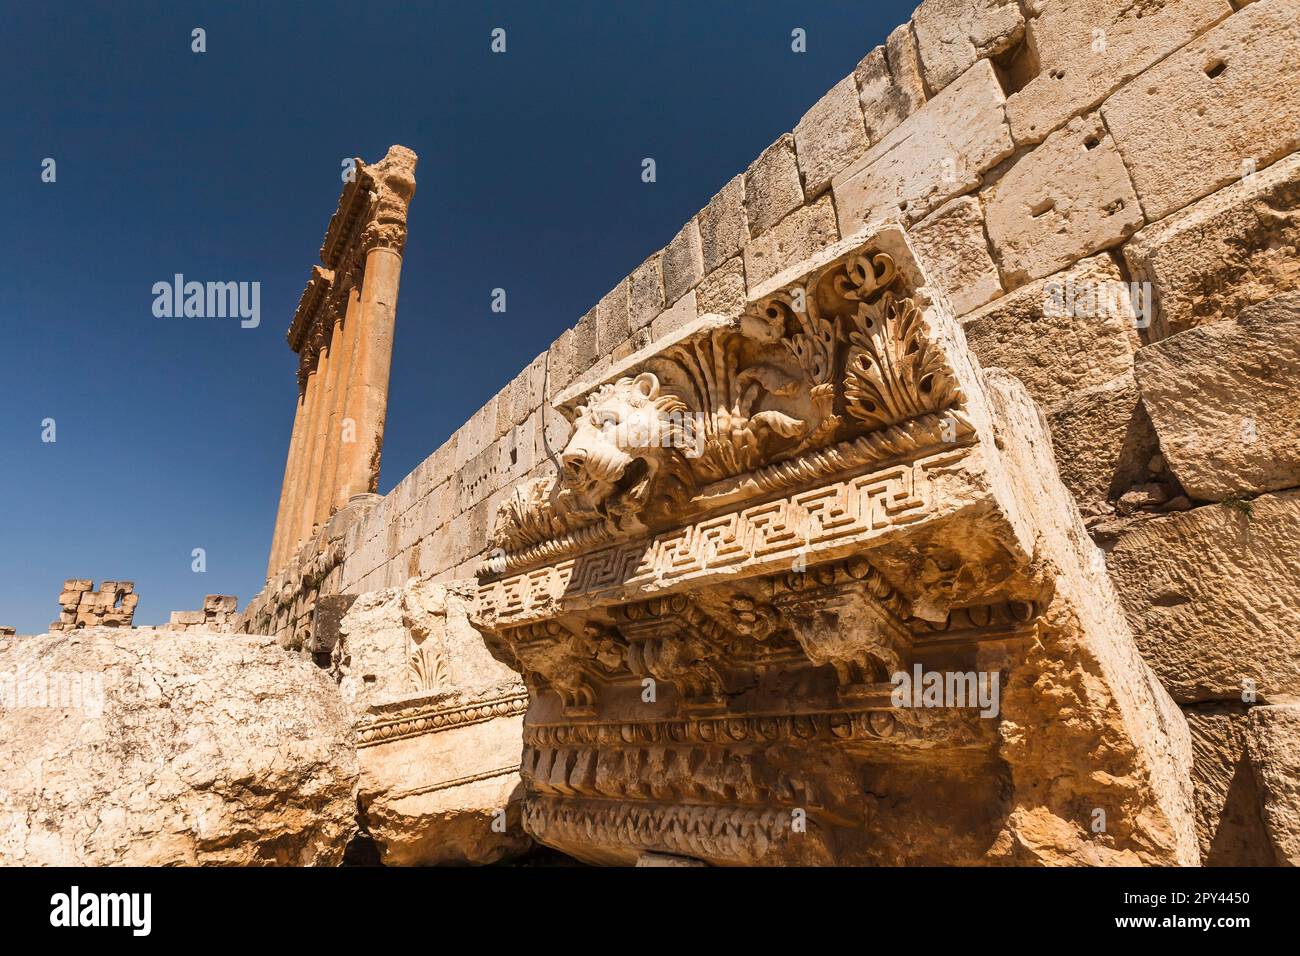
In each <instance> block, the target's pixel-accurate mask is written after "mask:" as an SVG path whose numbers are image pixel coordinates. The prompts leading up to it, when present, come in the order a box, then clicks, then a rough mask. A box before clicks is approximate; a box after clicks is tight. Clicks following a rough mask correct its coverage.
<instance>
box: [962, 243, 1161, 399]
mask: <svg viewBox="0 0 1300 956" xmlns="http://www.w3.org/2000/svg"><path fill="white" fill-rule="evenodd" d="M1135 324H1136V317H1135V314H1134V312H1133V303H1132V301H1131V299H1130V298H1129V290H1128V287H1127V285H1125V284H1124V283H1123V281H1122V279H1121V276H1120V272H1119V267H1118V266H1116V265H1115V262H1114V260H1112V259H1111V258H1110V257H1109V256H1107V255H1100V256H1095V257H1093V258H1091V259H1085V260H1083V261H1081V262H1079V263H1078V264H1076V265H1075V266H1074V267H1072V268H1071V269H1069V270H1067V271H1065V272H1062V273H1059V274H1057V275H1054V276H1051V277H1049V278H1047V279H1041V280H1039V281H1038V282H1033V283H1030V284H1029V285H1026V286H1022V287H1021V288H1019V289H1017V290H1016V291H1015V292H1010V293H1008V294H1007V295H1004V296H1003V297H1002V298H1000V299H997V300H995V301H993V302H991V303H989V304H988V305H986V306H984V308H982V309H980V310H978V311H976V312H973V313H970V314H969V315H967V316H966V317H965V318H964V320H963V328H964V329H965V331H966V341H967V342H968V343H969V344H970V347H971V348H972V349H973V350H974V352H975V354H976V355H977V356H978V357H979V360H980V363H981V364H983V365H984V366H985V367H990V366H997V367H999V368H1005V369H1007V370H1008V371H1009V372H1011V373H1012V374H1013V375H1015V376H1016V377H1017V378H1019V379H1020V380H1021V381H1022V382H1024V383H1025V387H1026V388H1028V389H1029V394H1031V395H1033V396H1034V398H1035V399H1037V400H1038V401H1039V402H1041V403H1042V404H1043V405H1044V406H1048V407H1051V406H1054V405H1055V404H1056V403H1058V402H1061V401H1064V400H1065V399H1067V398H1069V397H1071V396H1072V395H1074V394H1075V393H1077V392H1078V391H1079V390H1080V389H1086V388H1091V387H1094V386H1097V385H1100V384H1102V383H1104V382H1109V381H1111V380H1112V379H1114V378H1116V377H1117V376H1119V375H1123V374H1125V373H1127V372H1129V371H1130V370H1131V368H1132V365H1133V352H1134V351H1135V350H1136V349H1137V347H1138V337H1137V331H1136V329H1135V328H1134V326H1135Z"/></svg>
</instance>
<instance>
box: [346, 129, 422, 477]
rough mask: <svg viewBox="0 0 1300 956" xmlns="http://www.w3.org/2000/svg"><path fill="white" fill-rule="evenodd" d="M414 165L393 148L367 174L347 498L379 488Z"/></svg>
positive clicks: (409, 155) (401, 149) (349, 407)
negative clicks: (369, 181) (367, 212)
mask: <svg viewBox="0 0 1300 956" xmlns="http://www.w3.org/2000/svg"><path fill="white" fill-rule="evenodd" d="M415 161H416V157H415V153H413V152H411V150H409V149H406V148H405V147H403V146H393V147H392V148H390V149H389V151H388V155H387V156H385V157H384V159H383V162H381V163H379V164H377V165H375V166H371V167H368V168H367V170H366V171H367V173H369V175H370V176H371V177H372V180H373V186H372V190H373V191H372V200H371V216H370V219H369V222H368V223H367V225H366V226H365V228H364V229H363V230H362V234H361V249H362V251H363V253H364V255H365V271H364V273H363V278H362V281H361V308H360V313H361V322H360V325H361V328H360V334H359V337H358V348H357V351H356V355H355V359H354V361H353V372H352V381H351V383H350V388H349V389H348V398H347V403H346V415H345V416H344V417H345V418H348V419H351V420H352V422H354V423H355V428H356V436H355V437H356V440H355V441H354V442H349V443H345V444H343V445H341V446H340V458H339V466H340V467H339V471H338V479H339V483H340V486H341V489H340V490H341V493H342V494H343V495H345V497H351V496H352V495H358V494H364V493H366V492H373V491H375V490H376V488H377V487H378V484H379V461H380V456H381V454H382V452H383V447H384V423H385V419H386V417H387V412H388V373H389V369H390V367H391V365H392V359H393V328H394V323H395V320H396V317H397V287H398V280H399V278H400V276H401V272H402V251H403V249H404V248H405V245H406V212H407V208H408V206H409V204H410V201H411V197H412V196H413V195H414V194H415Z"/></svg>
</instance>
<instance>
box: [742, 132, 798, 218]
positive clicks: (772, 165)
mask: <svg viewBox="0 0 1300 956" xmlns="http://www.w3.org/2000/svg"><path fill="white" fill-rule="evenodd" d="M744 198H745V221H746V222H747V223H748V225H749V234H750V236H754V237H757V236H761V235H762V234H763V233H764V232H766V231H767V230H768V229H769V228H771V227H772V226H773V225H775V224H776V223H778V222H780V221H781V219H783V218H784V217H785V216H786V214H787V213H789V212H791V211H792V210H795V209H798V208H799V207H800V206H802V205H803V186H802V184H801V183H800V181H799V164H798V162H797V160H796V159H795V152H794V137H793V136H792V135H791V134H789V133H786V134H785V135H784V136H782V137H781V138H780V139H778V140H777V141H776V142H775V143H773V144H772V145H771V146H769V147H768V148H767V149H765V150H763V152H762V153H761V154H760V155H759V157H758V159H756V160H754V161H753V162H752V163H750V164H749V169H748V170H747V171H746V172H745V191H744Z"/></svg>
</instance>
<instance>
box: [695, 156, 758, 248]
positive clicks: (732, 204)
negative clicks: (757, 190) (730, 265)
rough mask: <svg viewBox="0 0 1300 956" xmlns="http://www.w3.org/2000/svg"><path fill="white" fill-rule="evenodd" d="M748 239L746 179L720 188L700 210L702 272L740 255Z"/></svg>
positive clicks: (733, 181)
mask: <svg viewBox="0 0 1300 956" xmlns="http://www.w3.org/2000/svg"><path fill="white" fill-rule="evenodd" d="M748 238H749V227H748V226H747V225H746V223H745V177H744V176H743V175H741V176H737V177H735V178H734V179H732V180H731V182H729V183H727V185H725V186H723V187H722V189H721V190H719V191H718V194H717V195H716V196H714V197H713V198H712V199H710V200H709V204H708V205H707V206H705V207H704V208H703V209H701V210H700V249H701V251H702V253H703V255H704V271H705V272H712V271H713V270H714V269H717V268H718V267H719V266H720V265H722V264H723V263H724V262H726V261H727V260H728V259H730V258H731V257H732V256H734V255H736V254H737V253H738V252H740V250H741V247H742V246H744V244H745V240H746V239H748Z"/></svg>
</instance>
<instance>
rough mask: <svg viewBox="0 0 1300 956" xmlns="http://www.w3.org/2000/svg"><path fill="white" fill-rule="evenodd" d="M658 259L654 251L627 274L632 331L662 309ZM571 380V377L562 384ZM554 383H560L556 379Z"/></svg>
mask: <svg viewBox="0 0 1300 956" xmlns="http://www.w3.org/2000/svg"><path fill="white" fill-rule="evenodd" d="M660 259H661V253H658V252H656V253H655V254H654V255H653V256H651V257H650V258H649V259H647V260H646V261H645V262H643V263H641V265H639V266H638V267H637V268H636V270H635V271H634V272H633V273H632V274H631V275H630V276H628V289H627V322H628V327H629V328H631V330H632V331H633V332H637V331H639V330H640V329H643V328H645V327H646V326H647V325H649V324H650V322H651V320H653V319H654V317H655V316H656V315H658V314H659V313H660V312H662V311H663V308H664V275H663V268H662V266H661V264H660ZM571 381H573V378H572V377H570V378H569V379H568V380H566V381H565V382H564V385H567V384H569V382H571ZM556 384H557V385H560V383H559V382H558V381H557V383H556ZM560 387H561V388H563V385H560Z"/></svg>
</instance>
